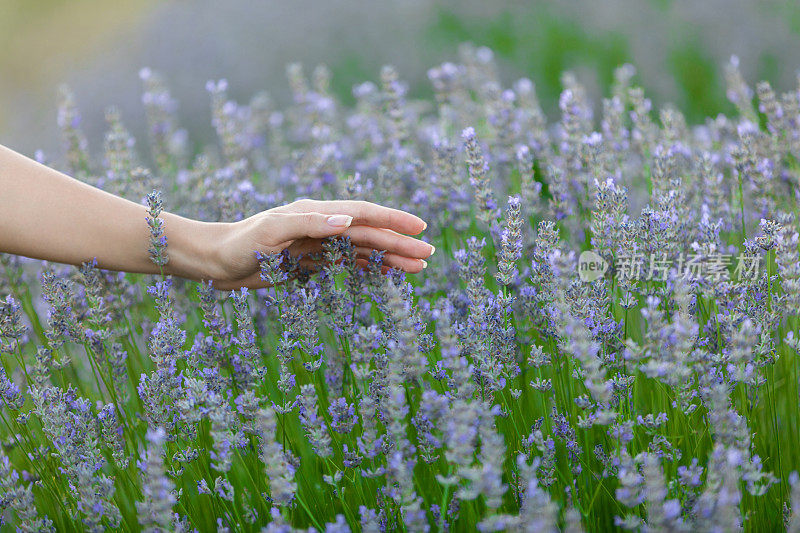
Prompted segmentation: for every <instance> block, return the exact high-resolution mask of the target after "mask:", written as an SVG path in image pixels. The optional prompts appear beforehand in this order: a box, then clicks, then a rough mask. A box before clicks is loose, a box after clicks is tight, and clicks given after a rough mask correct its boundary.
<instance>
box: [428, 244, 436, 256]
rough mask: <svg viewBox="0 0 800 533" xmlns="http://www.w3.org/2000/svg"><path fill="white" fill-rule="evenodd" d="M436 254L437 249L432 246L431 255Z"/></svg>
mask: <svg viewBox="0 0 800 533" xmlns="http://www.w3.org/2000/svg"><path fill="white" fill-rule="evenodd" d="M434 252H436V247H435V246H434V245H432V244H431V255H433V254H434ZM431 255H429V256H428V257H430V256H431Z"/></svg>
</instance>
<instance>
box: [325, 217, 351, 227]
mask: <svg viewBox="0 0 800 533" xmlns="http://www.w3.org/2000/svg"><path fill="white" fill-rule="evenodd" d="M352 222H353V217H351V216H348V215H332V216H329V217H328V225H329V226H333V227H334V228H347V227H349V226H350V224H352Z"/></svg>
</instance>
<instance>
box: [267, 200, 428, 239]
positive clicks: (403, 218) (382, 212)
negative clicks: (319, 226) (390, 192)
mask: <svg viewBox="0 0 800 533" xmlns="http://www.w3.org/2000/svg"><path fill="white" fill-rule="evenodd" d="M273 211H275V212H281V213H299V212H304V211H312V212H315V213H324V214H329V215H332V214H343V215H349V216H351V217H353V225H354V226H356V225H363V226H372V227H375V228H386V229H390V230H393V231H396V232H398V233H404V234H406V235H417V234H418V233H420V232H422V231H423V230H424V229H425V228H426V227H427V224H426V223H425V221H424V220H422V219H421V218H419V217H418V216H415V215H412V214H411V213H407V212H405V211H400V210H399V209H392V208H391V207H384V206H382V205H378V204H373V203H372V202H364V201H361V200H331V201H319V200H298V201H296V202H292V203H291V204H287V205H285V206H281V207H278V208H276V209H274V210H273Z"/></svg>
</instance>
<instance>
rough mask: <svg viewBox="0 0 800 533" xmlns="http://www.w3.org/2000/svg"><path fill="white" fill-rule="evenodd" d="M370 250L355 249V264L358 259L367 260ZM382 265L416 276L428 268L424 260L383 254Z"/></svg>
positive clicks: (358, 247)
mask: <svg viewBox="0 0 800 533" xmlns="http://www.w3.org/2000/svg"><path fill="white" fill-rule="evenodd" d="M372 250H373V249H372V248H362V247H360V246H357V247H356V257H357V259H356V262H358V260H359V259H369V256H370V254H371V253H372ZM383 265H384V266H386V267H393V268H398V269H400V270H404V271H406V272H408V273H409V274H418V273H420V272H422V270H423V269H424V268H426V267H427V266H428V263H427V261H425V260H424V259H414V258H411V257H404V256H402V255H397V254H392V253H385V254H383Z"/></svg>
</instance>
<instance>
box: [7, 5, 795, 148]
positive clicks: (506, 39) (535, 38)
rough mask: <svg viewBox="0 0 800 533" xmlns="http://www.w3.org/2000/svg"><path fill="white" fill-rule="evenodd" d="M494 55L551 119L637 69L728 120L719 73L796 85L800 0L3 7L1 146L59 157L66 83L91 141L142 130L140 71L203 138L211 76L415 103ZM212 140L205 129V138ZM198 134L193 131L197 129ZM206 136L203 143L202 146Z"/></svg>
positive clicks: (281, 92) (674, 95) (249, 87)
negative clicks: (486, 53)
mask: <svg viewBox="0 0 800 533" xmlns="http://www.w3.org/2000/svg"><path fill="white" fill-rule="evenodd" d="M463 41H472V42H474V43H475V44H479V45H482V44H485V45H487V46H490V47H491V48H492V49H493V50H495V52H496V53H497V54H498V59H499V61H500V64H501V65H503V66H504V68H505V70H506V72H505V74H506V78H507V79H508V80H510V79H511V78H512V77H513V76H520V75H527V76H530V77H531V78H532V79H533V80H534V81H535V82H536V83H537V88H538V90H539V93H540V95H541V96H542V99H543V101H544V104H545V107H546V109H548V110H552V109H553V107H554V104H555V99H556V98H557V95H558V93H559V90H560V84H559V75H560V73H561V72H563V71H564V70H569V69H572V70H575V71H577V73H578V75H579V78H580V79H581V80H582V81H583V82H584V83H585V84H587V85H588V86H589V87H591V88H594V91H595V94H600V93H602V92H603V91H604V89H605V88H606V87H607V84H608V82H609V80H610V77H611V73H612V69H613V67H614V66H616V65H618V64H620V63H622V62H626V61H630V62H633V63H634V64H635V65H636V67H637V69H638V72H639V81H640V83H641V84H642V85H643V86H644V87H645V88H646V89H647V90H648V94H649V96H651V97H652V98H653V99H654V101H655V103H656V104H661V103H663V102H665V101H672V102H674V103H675V104H676V105H678V106H680V107H681V108H682V109H683V110H685V112H686V113H687V116H688V118H689V119H690V120H699V119H700V118H701V117H703V116H707V115H713V114H715V113H718V112H727V111H730V110H729V109H728V108H726V107H725V106H726V105H727V103H726V100H725V98H724V95H723V90H724V89H723V87H724V82H723V79H722V76H721V72H722V69H721V65H722V63H723V62H724V61H725V60H727V58H728V57H729V56H730V55H731V54H736V55H738V56H739V57H740V58H741V62H742V71H743V72H744V74H745V76H747V77H748V78H749V79H769V80H771V81H772V82H773V84H774V85H775V86H776V88H779V89H782V90H787V89H788V88H790V87H791V86H792V85H793V84H796V81H795V80H796V75H795V71H796V69H797V68H798V67H800V4H798V3H796V2H790V1H785V0H774V1H773V0H762V1H745V0H704V1H703V2H697V1H696V0H675V1H672V0H649V1H623V0H603V1H596V0H567V1H559V2H544V1H538V0H536V1H525V2H522V1H509V0H502V1H493V2H479V1H474V0H465V1H458V2H456V1H447V0H405V1H403V2H366V1H361V0H337V1H335V2H323V1H319V0H296V1H292V2H279V1H263V2H261V1H260V2H253V1H248V0H229V1H226V2H218V1H211V0H172V1H166V2H154V1H152V0H115V1H114V2H105V1H101V0H73V1H65V0H42V1H28V0H0V51H2V54H1V55H0V143H3V144H7V145H10V146H12V147H14V148H17V149H19V150H22V151H24V152H26V153H32V152H33V150H35V149H37V148H43V149H45V151H46V152H47V153H49V154H51V155H53V156H57V152H58V151H59V143H58V138H57V134H56V128H55V127H54V122H55V106H56V97H55V94H56V88H57V86H58V84H59V83H61V82H66V83H68V84H69V85H70V86H71V87H72V88H73V89H74V91H75V92H76V94H77V99H78V104H79V105H80V107H81V109H82V112H83V116H84V127H85V129H86V130H87V131H88V133H89V137H90V140H92V141H94V142H95V143H97V142H99V140H100V139H101V138H102V131H103V128H104V123H103V113H104V110H105V109H106V107H107V106H109V105H112V104H113V105H117V106H119V107H120V108H121V109H122V112H123V118H124V119H125V121H126V123H127V124H128V125H129V127H130V128H131V129H132V130H133V131H134V133H141V128H142V127H143V125H142V123H141V118H140V117H141V116H142V113H141V109H140V104H139V102H138V98H139V94H140V86H139V80H138V76H137V72H138V70H139V69H140V68H141V67H142V66H150V67H153V68H154V69H156V70H160V71H162V72H163V73H164V74H165V76H166V78H167V80H168V82H169V83H170V84H171V86H172V88H173V92H174V94H175V96H176V97H177V99H178V100H179V101H180V102H181V106H182V109H181V112H180V114H181V118H182V120H183V121H184V122H185V123H186V125H187V126H189V130H190V131H192V132H197V131H200V132H202V131H206V130H208V128H204V129H200V128H199V126H200V125H205V124H208V116H209V111H208V98H207V94H206V93H205V90H204V86H205V82H206V80H208V79H212V78H221V77H225V78H228V79H229V81H230V86H231V94H232V96H234V97H240V98H242V99H245V98H249V97H250V96H251V95H252V94H253V93H254V92H256V91H258V90H261V89H266V90H268V91H269V92H270V93H271V94H272V95H273V96H274V97H275V98H276V99H278V100H282V101H285V100H286V99H287V98H288V96H287V95H288V88H287V86H286V83H285V77H284V66H285V65H286V63H288V62H290V61H302V62H304V63H307V64H308V65H309V66H313V65H315V64H317V63H319V62H324V63H326V64H328V65H329V66H330V67H331V69H332V70H333V73H334V80H333V86H334V89H335V91H336V92H337V93H338V95H339V96H340V97H344V98H345V99H347V98H349V94H350V89H351V87H352V85H353V84H355V83H357V82H360V81H363V80H365V79H377V77H378V76H377V72H378V70H379V68H380V65H381V64H383V63H393V64H395V65H396V66H397V67H398V69H399V71H400V73H401V75H402V76H403V78H404V79H405V80H407V81H408V82H409V83H410V86H411V94H412V95H428V94H429V93H428V91H429V88H428V83H427V80H426V77H425V71H426V68H427V67H428V66H430V65H431V64H433V63H435V62H437V61H445V60H448V59H452V58H453V57H454V56H455V50H456V47H457V45H458V44H459V43H461V42H463ZM207 134H208V136H209V138H210V135H211V132H210V131H207ZM195 135H197V134H196V133H195ZM205 140H207V139H206V138H198V139H195V141H205Z"/></svg>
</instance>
